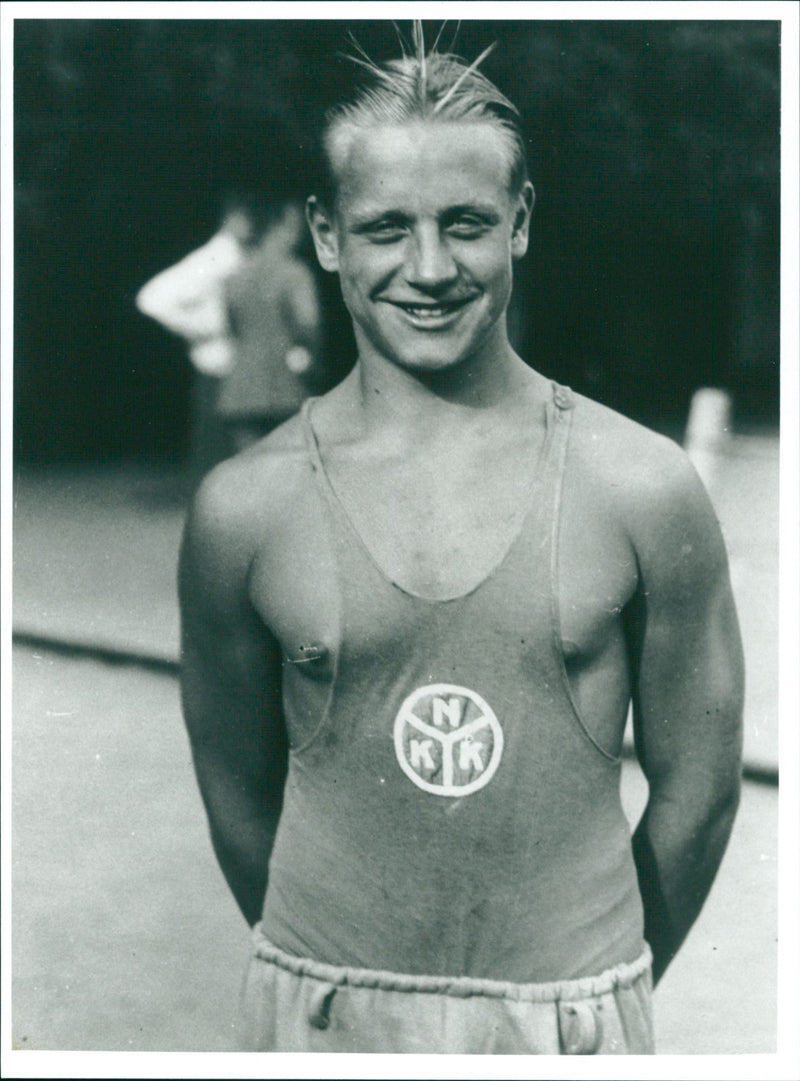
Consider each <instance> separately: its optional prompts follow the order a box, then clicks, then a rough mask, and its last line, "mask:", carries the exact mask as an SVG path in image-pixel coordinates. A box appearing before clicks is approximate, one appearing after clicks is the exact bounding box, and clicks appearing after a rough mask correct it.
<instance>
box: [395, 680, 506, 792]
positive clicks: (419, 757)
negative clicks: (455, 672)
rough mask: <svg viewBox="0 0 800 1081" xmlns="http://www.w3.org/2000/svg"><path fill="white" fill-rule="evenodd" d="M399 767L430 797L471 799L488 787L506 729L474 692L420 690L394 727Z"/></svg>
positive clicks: (447, 686) (436, 686)
mask: <svg viewBox="0 0 800 1081" xmlns="http://www.w3.org/2000/svg"><path fill="white" fill-rule="evenodd" d="M394 749H395V753H396V755H397V761H398V762H399V763H400V768H401V769H402V770H403V772H404V773H405V774H406V776H407V777H410V778H411V780H412V781H413V782H414V784H415V785H417V787H418V788H421V789H422V790H423V791H425V792H432V793H433V794H434V795H436V796H467V795H469V794H470V792H477V791H478V789H479V788H483V787H484V785H487V784H488V783H489V781H490V780H491V779H492V777H493V776H494V775H495V773H496V771H497V767H498V765H499V764H500V758H501V756H502V754H503V730H502V728H501V727H500V722H499V721H498V720H497V717H496V716H495V713H494V710H493V709H492V708H491V707H490V706H489V705H487V703H486V702H485V701H484V700H483V698H481V696H480V695H479V694H476V693H475V691H471V690H469V689H468V688H467V687H458V686H456V685H455V684H453V683H431V684H429V685H428V686H427V687H418V688H417V690H415V691H412V693H411V694H410V695H409V696H408V698H406V700H405V701H404V702H403V704H402V706H401V707H400V710H399V712H398V714H397V718H396V720H395V722H394Z"/></svg>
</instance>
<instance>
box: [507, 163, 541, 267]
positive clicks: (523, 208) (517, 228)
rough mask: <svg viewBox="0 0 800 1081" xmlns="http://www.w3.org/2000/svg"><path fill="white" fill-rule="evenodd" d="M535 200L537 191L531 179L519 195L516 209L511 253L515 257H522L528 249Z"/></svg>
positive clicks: (526, 182)
mask: <svg viewBox="0 0 800 1081" xmlns="http://www.w3.org/2000/svg"><path fill="white" fill-rule="evenodd" d="M535 202H536V193H535V192H534V190H533V184H531V182H530V180H526V181H525V183H524V185H523V187H522V191H521V192H520V193H519V195H518V196H517V206H516V209H515V211H514V229H513V231H512V233H511V255H512V256H513V258H514V259H521V258H522V256H523V255H524V254H525V252H526V251H527V250H528V233H529V230H530V225H531V214H532V213H533V204H534V203H535Z"/></svg>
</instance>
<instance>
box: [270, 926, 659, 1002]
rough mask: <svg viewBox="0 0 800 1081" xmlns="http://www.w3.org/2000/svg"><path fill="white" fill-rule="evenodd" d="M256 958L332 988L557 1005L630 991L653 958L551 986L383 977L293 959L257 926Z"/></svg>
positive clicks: (377, 971) (645, 956)
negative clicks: (500, 999)
mask: <svg viewBox="0 0 800 1081" xmlns="http://www.w3.org/2000/svg"><path fill="white" fill-rule="evenodd" d="M253 946H254V953H255V956H256V957H258V958H259V959H260V960H262V961H268V962H270V963H271V964H273V965H277V966H278V967H279V968H282V969H284V970H285V971H287V972H291V973H292V974H293V975H295V976H308V977H310V978H311V979H315V980H321V981H322V982H324V983H327V984H332V985H333V986H334V987H366V988H372V989H375V990H381V991H416V992H420V991H421V992H429V993H430V994H440V995H451V996H453V997H454V998H471V997H473V996H476V995H481V996H483V997H485V998H503V999H511V1000H512V1001H517V1002H559V1001H574V1000H580V999H586V998H592V997H593V996H596V995H605V994H608V993H609V992H611V991H614V990H616V989H617V988H618V987H630V986H631V985H632V984H634V983H635V982H636V981H637V980H638V979H639V978H640V977H641V976H643V975H644V974H645V973H646V972H648V971H649V970H650V966H651V964H652V962H653V955H652V953H651V952H650V947H649V946H648V945H647V943H645V947H644V950H643V951H642V953H641V956H639V957H638V958H637V959H636V960H635V961H632V962H623V963H621V964H619V965H615V966H614V967H613V968H609V969H607V970H606V971H605V972H601V973H600V974H599V975H597V976H582V977H580V978H579V979H577V980H557V981H555V982H553V983H511V982H509V981H506V980H483V979H474V978H472V977H471V976H422V975H413V974H409V973H404V972H387V971H382V970H380V969H371V968H345V967H342V966H340V965H328V964H324V963H323V962H321V961H312V960H311V959H310V958H308V957H295V956H293V955H292V954H289V953H285V952H284V951H283V950H282V949H280V948H279V947H278V946H275V945H274V944H273V943H272V942H270V941H269V939H268V938H266V937H265V935H264V933H263V931H262V930H261V925H260V924H257V925H256V927H255V928H254V929H253Z"/></svg>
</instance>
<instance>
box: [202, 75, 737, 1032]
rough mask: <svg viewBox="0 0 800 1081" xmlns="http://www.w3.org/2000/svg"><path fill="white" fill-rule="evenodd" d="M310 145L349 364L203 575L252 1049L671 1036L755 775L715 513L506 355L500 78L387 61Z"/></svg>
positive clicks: (251, 492) (518, 178) (234, 500)
mask: <svg viewBox="0 0 800 1081" xmlns="http://www.w3.org/2000/svg"><path fill="white" fill-rule="evenodd" d="M324 145H325V152H326V156H327V161H328V164H329V168H330V180H331V184H330V190H328V191H323V192H320V193H318V195H317V196H316V197H314V198H311V199H310V200H309V203H308V219H309V223H310V227H311V231H312V233H313V237H314V242H315V245H316V249H317V254H318V257H319V259H320V262H321V264H322V266H323V267H324V268H325V269H327V270H329V271H333V272H336V273H338V274H339V277H340V280H341V287H342V292H343V295H344V299H345V302H346V304H347V306H348V309H349V311H350V314H351V316H352V318H353V323H354V327H355V333H356V339H357V343H358V350H359V359H358V363H357V365H356V368H355V369H354V371H353V372H352V374H351V375H350V376H348V378H347V379H345V380H344V382H342V383H341V384H340V385H339V386H338V387H336V388H335V389H334V390H333V391H332V392H331V393H329V394H327V395H326V396H324V397H323V398H319V399H316V400H313V401H312V402H310V403H307V405H306V407H305V408H304V410H303V413H302V414H301V416H300V417H298V418H294V419H293V420H291V421H289V422H288V423H287V424H285V425H283V426H282V427H281V428H279V429H278V430H277V431H276V432H274V433H273V434H272V435H270V436H269V437H268V438H267V439H266V440H265V441H263V442H262V443H261V444H259V445H257V446H256V447H255V448H253V449H251V450H250V451H248V452H247V453H246V454H245V455H243V456H240V457H239V458H237V459H235V460H233V461H231V462H229V463H226V464H224V465H223V466H221V467H220V468H219V469H218V470H217V471H215V472H214V473H213V474H212V475H211V477H209V478H208V480H207V482H206V483H205V485H204V486H203V488H202V489H201V490H200V492H199V494H198V496H197V498H196V501H195V505H194V508H193V511H192V513H191V516H190V519H189V522H188V525H187V531H186V536H185V542H184V548H183V554H182V566H181V598H182V607H183V632H184V679H183V691H184V707H185V714H186V721H187V725H188V729H189V734H190V737H191V741H192V746H193V751H194V759H195V765H196V770H197V775H198V779H199V783H200V788H201V791H202V793H203V797H204V800H205V804H206V808H207V810H208V815H209V821H210V825H211V834H212V839H213V842H214V846H215V850H216V852H217V856H218V858H219V862H220V864H221V866H222V869H223V871H224V873H225V875H226V877H227V880H228V882H229V884H230V886H231V889H232V890H233V892H234V894H235V896H236V899H237V901H238V903H239V905H240V907H241V910H242V912H243V914H244V915H245V917H246V919H247V920H248V921H249V922H250V923H251V924H253V925H256V924H258V926H257V928H256V931H255V933H254V937H255V953H254V959H253V962H252V965H251V969H250V973H249V981H248V1001H249V1010H250V1014H251V1017H252V1020H253V1032H254V1042H253V1046H254V1047H255V1048H260V1049H270V1050H321V1051H325V1050H332V1051H333V1050H343V1051H354V1050H355V1051H379V1052H380V1051H423V1052H433V1051H449V1052H466V1053H470V1052H524V1053H597V1052H601V1053H643V1052H649V1051H651V1050H652V1027H651V1015H650V988H651V968H650V965H651V953H650V949H651V948H652V957H653V961H654V974H655V978H656V979H657V978H658V977H659V976H660V975H661V973H662V972H663V971H664V969H665V967H666V966H667V964H668V963H669V961H670V959H671V958H672V957H673V955H674V954H675V952H676V950H677V949H678V947H679V946H680V944H681V942H682V940H683V938H684V936H685V935H686V933H687V931H688V930H689V928H690V926H691V924H692V922H693V921H694V919H695V917H696V916H697V913H698V911H699V909H700V907H701V905H702V903H703V900H704V898H705V896H706V894H707V892H708V890H709V888H710V885H711V882H712V880H713V878H714V875H715V873H716V870H717V867H718V865H719V861H720V859H721V857H722V854H723V850H724V848H725V844H726V841H727V838H728V835H729V832H730V829H731V825H732V821H733V817H734V814H735V810H736V806H737V800H738V786H739V769H740V748H741V730H740V714H741V700H742V658H741V650H740V643H739V636H738V630H737V624H736V616H735V612H734V607H733V601H732V597H731V591H730V585H729V579H728V571H727V562H726V557H725V553H724V549H723V544H722V540H721V537H720V533H719V529H718V526H717V523H716V520H715V518H714V515H713V512H712V510H711V507H710V505H709V502H708V499H707V497H706V495H705V493H704V491H703V489H702V486H701V485H700V483H699V482H698V480H697V478H696V475H695V474H694V472H693V470H692V469H691V467H690V466H689V465H688V463H687V461H686V459H685V457H684V455H683V453H682V451H681V450H680V449H679V448H677V447H676V446H675V445H674V444H672V443H671V442H669V441H667V440H665V439H662V438H660V437H658V436H656V435H654V434H653V433H651V432H649V431H646V430H644V429H643V428H641V427H639V426H637V425H636V424H634V423H632V422H630V421H628V420H626V419H624V418H623V417H621V416H619V415H617V414H615V413H613V412H610V411H609V410H608V409H606V408H604V407H602V406H600V405H597V404H595V403H592V402H590V401H588V400H587V399H585V398H583V397H581V396H579V395H576V394H573V393H572V392H570V391H569V390H568V389H566V388H564V387H560V386H558V385H556V384H553V383H551V382H550V381H549V380H548V379H546V378H545V377H544V376H542V375H540V374H539V373H537V372H536V371H534V370H532V369H531V368H529V367H528V366H527V365H526V364H525V363H523V361H522V360H521V359H520V358H519V357H518V356H517V355H516V354H515V353H514V351H513V349H512V348H511V345H510V344H509V340H508V336H507V333H506V309H507V305H508V302H509V296H510V292H511V285H512V264H513V262H514V260H516V259H519V258H521V257H522V256H523V255H524V254H525V251H526V248H527V244H528V225H529V220H530V215H531V209H532V206H533V188H532V187H531V184H530V182H529V181H528V179H527V174H526V169H525V161H524V151H523V144H522V141H521V137H520V134H519V130H518V127H517V118H516V112H515V110H514V108H513V106H512V105H511V104H510V103H509V102H508V101H507V100H506V99H505V98H504V97H503V96H502V95H501V94H500V93H499V91H498V90H497V89H496V88H495V87H494V86H493V85H492V84H491V83H490V82H488V81H487V80H486V79H485V78H484V77H483V76H482V75H481V74H480V73H479V72H478V71H477V70H475V68H474V67H473V68H470V69H468V68H466V66H465V65H463V64H462V63H460V62H459V61H457V60H455V59H453V58H450V57H447V56H442V55H438V56H437V55H429V56H428V57H426V58H419V59H410V58H406V59H404V60H401V61H397V62H392V63H390V64H388V65H386V67H385V68H383V69H374V70H371V71H370V72H369V74H368V78H367V81H366V85H365V86H362V87H361V88H359V89H357V90H356V91H355V92H354V95H353V97H352V98H351V99H349V100H348V101H347V102H345V103H343V104H342V105H340V106H339V107H337V108H336V109H335V110H333V112H332V113H331V115H330V117H329V123H328V127H327V129H326V132H325V144H324ZM631 699H632V700H633V706H634V718H635V734H636V744H637V750H638V754H639V758H640V761H641V763H642V767H643V769H644V772H645V774H646V775H647V779H648V781H649V785H650V792H649V800H648V803H647V808H646V811H645V813H644V816H643V818H642V820H641V822H640V824H639V826H638V828H637V830H636V832H635V835H634V837H633V839H631V836H630V833H629V830H628V826H627V823H626V819H625V817H624V814H623V812H622V809H621V806H620V798H619V780H620V757H619V756H620V750H621V744H622V738H623V729H624V726H625V719H626V714H627V710H628V705H629V702H630V701H631ZM648 943H649V945H648Z"/></svg>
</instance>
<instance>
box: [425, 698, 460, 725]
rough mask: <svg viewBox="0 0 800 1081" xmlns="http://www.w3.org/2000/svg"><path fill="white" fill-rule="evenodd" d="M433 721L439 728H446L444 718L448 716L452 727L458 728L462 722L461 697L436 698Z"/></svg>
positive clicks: (433, 705) (433, 704)
mask: <svg viewBox="0 0 800 1081" xmlns="http://www.w3.org/2000/svg"><path fill="white" fill-rule="evenodd" d="M432 709H433V723H434V724H435V725H436V727H437V728H444V718H445V717H447V720H448V723H449V724H450V727H451V728H458V726H459V725H460V724H461V699H460V698H448V699H447V701H445V699H444V698H434V700H433V703H432Z"/></svg>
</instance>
